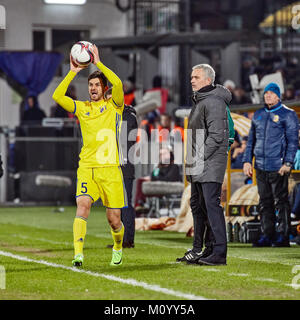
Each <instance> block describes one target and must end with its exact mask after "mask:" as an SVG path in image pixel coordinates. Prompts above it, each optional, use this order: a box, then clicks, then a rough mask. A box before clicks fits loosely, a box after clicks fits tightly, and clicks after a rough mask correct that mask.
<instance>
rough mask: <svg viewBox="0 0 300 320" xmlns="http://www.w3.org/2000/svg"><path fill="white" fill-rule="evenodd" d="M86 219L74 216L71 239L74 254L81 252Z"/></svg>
mask: <svg viewBox="0 0 300 320" xmlns="http://www.w3.org/2000/svg"><path fill="white" fill-rule="evenodd" d="M86 224H87V219H85V218H83V217H75V219H74V224H73V239H74V251H75V256H76V255H77V254H78V253H81V254H83V244H84V238H85V235H86Z"/></svg>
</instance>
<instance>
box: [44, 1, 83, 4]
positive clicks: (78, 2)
mask: <svg viewBox="0 0 300 320" xmlns="http://www.w3.org/2000/svg"><path fill="white" fill-rule="evenodd" d="M44 2H45V3H47V4H75V5H82V4H85V3H86V0H44Z"/></svg>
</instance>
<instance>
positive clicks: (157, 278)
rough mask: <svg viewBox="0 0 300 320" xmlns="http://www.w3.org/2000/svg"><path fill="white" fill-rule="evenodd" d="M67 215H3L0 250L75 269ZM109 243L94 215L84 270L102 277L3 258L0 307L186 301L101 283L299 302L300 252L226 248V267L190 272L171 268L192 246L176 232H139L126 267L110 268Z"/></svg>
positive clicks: (99, 214)
mask: <svg viewBox="0 0 300 320" xmlns="http://www.w3.org/2000/svg"><path fill="white" fill-rule="evenodd" d="M65 209H66V210H65V212H63V213H54V212H53V208H50V207H34V208H0V250H1V251H4V252H9V253H12V254H15V255H17V256H22V257H27V258H30V259H33V260H44V261H47V262H50V263H55V264H58V265H63V266H67V267H72V266H71V261H72V258H73V242H72V237H73V235H72V226H73V219H74V214H75V208H74V207H66V208H65ZM111 243H112V239H111V235H110V230H109V227H108V223H107V221H106V217H105V212H104V209H103V208H101V207H94V208H93V209H92V212H91V215H90V218H89V221H88V233H87V236H86V241H85V249H84V255H85V260H84V266H83V270H86V271H91V272H94V273H95V274H97V275H98V276H95V274H94V275H92V274H84V273H77V272H74V271H72V270H65V269H62V268H54V267H53V266H47V265H42V264H37V263H34V262H27V261H19V260H17V259H15V258H12V257H6V256H3V255H0V265H2V266H4V267H5V271H6V289H0V300H4V299H105V300H109V299H115V300H119V299H120V300H123V299H126V300H135V299H145V300H152V299H164V300H165V299H176V300H178V299H181V298H180V297H178V296H175V295H173V294H168V293H162V292H156V291H153V290H149V289H145V288H142V287H135V286H132V285H129V284H126V283H120V282H116V281H112V280H108V279H105V278H103V277H101V275H112V276H115V277H119V278H121V279H134V280H136V281H139V282H145V283H147V284H148V285H157V286H160V287H161V288H165V289H170V290H174V291H178V292H180V293H182V294H192V295H194V296H198V297H204V298H207V299H297V300H298V299H300V289H295V288H293V287H292V286H291V284H292V280H293V278H294V277H295V275H296V274H294V273H292V269H293V267H294V266H296V265H300V247H299V246H292V247H291V248H259V249H257V248H256V249H255V248H252V247H251V246H250V245H246V244H238V243H236V244H229V248H228V259H227V266H221V267H208V266H207V267H205V266H188V265H185V264H178V263H174V262H175V259H176V257H178V256H181V255H182V254H183V253H184V252H185V250H186V249H187V248H189V247H191V243H192V239H191V238H187V237H185V234H182V233H176V232H166V231H144V232H141V231H140V232H136V239H135V244H136V246H135V248H134V249H124V262H123V265H122V266H120V267H111V266H110V260H111V249H107V248H106V245H107V244H111ZM299 272H300V267H299V271H298V273H299ZM299 284H300V281H299ZM182 299H183V298H182Z"/></svg>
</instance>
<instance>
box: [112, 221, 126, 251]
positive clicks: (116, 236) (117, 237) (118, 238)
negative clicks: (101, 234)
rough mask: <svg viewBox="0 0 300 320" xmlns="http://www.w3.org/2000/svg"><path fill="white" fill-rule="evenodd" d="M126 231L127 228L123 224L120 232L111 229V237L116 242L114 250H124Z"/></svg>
mask: <svg viewBox="0 0 300 320" xmlns="http://www.w3.org/2000/svg"><path fill="white" fill-rule="evenodd" d="M124 230H125V228H124V225H123V223H122V227H121V228H120V229H119V230H117V231H115V230H113V229H111V235H112V237H113V240H114V247H113V249H114V250H117V251H119V250H122V245H123V237H124Z"/></svg>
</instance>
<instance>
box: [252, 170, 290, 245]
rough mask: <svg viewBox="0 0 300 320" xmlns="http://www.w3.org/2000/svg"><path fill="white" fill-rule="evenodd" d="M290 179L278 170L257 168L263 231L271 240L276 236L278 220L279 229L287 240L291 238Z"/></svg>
mask: <svg viewBox="0 0 300 320" xmlns="http://www.w3.org/2000/svg"><path fill="white" fill-rule="evenodd" d="M288 179H289V177H288V175H284V176H281V175H280V174H279V173H278V172H277V171H262V170H259V169H256V180H257V189H258V194H259V213H260V221H261V228H262V233H263V234H264V235H265V236H267V237H269V238H270V239H271V240H272V239H274V237H275V232H276V229H275V226H276V222H278V230H277V231H278V232H279V233H280V234H281V235H282V236H283V237H284V238H285V239H286V240H288V238H289V232H290V224H291V221H290V204H289V198H288V196H289V193H288ZM276 211H277V219H276ZM276 220H277V221H276Z"/></svg>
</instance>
